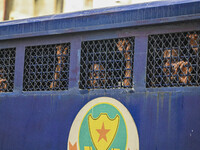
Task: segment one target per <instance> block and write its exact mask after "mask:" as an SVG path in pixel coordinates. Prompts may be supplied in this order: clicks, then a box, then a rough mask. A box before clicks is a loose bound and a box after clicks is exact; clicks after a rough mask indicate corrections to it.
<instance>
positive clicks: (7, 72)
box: [0, 48, 16, 93]
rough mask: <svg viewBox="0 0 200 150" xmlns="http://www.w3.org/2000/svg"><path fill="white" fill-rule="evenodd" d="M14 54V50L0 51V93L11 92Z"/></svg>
mask: <svg viewBox="0 0 200 150" xmlns="http://www.w3.org/2000/svg"><path fill="white" fill-rule="evenodd" d="M15 53H16V49H15V48H6V49H0V93H1V92H12V91H13V87H14V73H15Z"/></svg>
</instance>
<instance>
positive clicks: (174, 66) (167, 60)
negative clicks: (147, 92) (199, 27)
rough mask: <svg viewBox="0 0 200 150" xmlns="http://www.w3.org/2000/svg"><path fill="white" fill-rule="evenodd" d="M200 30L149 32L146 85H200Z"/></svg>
mask: <svg viewBox="0 0 200 150" xmlns="http://www.w3.org/2000/svg"><path fill="white" fill-rule="evenodd" d="M199 56H200V32H199V31H194V32H179V33H169V34H159V35H150V36H149V42H148V59H147V76H146V79H147V82H146V87H179V86H199V85H200V77H199V75H200V58H199Z"/></svg>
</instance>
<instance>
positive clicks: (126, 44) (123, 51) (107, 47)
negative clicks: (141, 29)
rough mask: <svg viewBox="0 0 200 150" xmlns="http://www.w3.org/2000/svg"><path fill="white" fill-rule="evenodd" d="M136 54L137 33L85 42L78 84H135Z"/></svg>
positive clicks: (88, 86)
mask: <svg viewBox="0 0 200 150" xmlns="http://www.w3.org/2000/svg"><path fill="white" fill-rule="evenodd" d="M133 56H134V37H129V38H119V39H109V40H99V41H85V42H82V46H81V66H80V84H79V87H80V88H81V89H110V88H112V89H114V88H131V87H133Z"/></svg>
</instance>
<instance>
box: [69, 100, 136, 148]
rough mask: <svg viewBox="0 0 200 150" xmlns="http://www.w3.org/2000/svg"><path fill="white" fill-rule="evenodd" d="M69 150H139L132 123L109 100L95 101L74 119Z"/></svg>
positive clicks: (114, 103) (128, 116) (127, 116)
mask: <svg viewBox="0 0 200 150" xmlns="http://www.w3.org/2000/svg"><path fill="white" fill-rule="evenodd" d="M68 150H139V137H138V132H137V128H136V125H135V122H134V120H133V118H132V116H131V114H130V113H129V111H128V110H127V109H126V107H124V106H123V105H122V104H121V103H120V102H119V101H117V100H115V99H113V98H109V97H100V98H96V99H94V100H92V101H90V102H88V103H87V104H86V105H85V106H84V107H83V108H82V109H81V110H80V111H79V113H78V114H77V116H76V118H75V119H74V122H73V124H72V126H71V129H70V133H69V138H68Z"/></svg>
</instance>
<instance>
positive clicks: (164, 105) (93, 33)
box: [0, 0, 200, 150]
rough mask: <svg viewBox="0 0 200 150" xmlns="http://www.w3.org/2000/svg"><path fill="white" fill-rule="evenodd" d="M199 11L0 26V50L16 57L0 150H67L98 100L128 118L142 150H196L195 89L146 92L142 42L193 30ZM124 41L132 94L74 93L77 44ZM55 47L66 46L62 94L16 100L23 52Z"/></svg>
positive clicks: (168, 6)
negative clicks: (77, 122) (129, 49)
mask: <svg viewBox="0 0 200 150" xmlns="http://www.w3.org/2000/svg"><path fill="white" fill-rule="evenodd" d="M199 8H200V2H199V1H197V0H192V1H179V2H171V1H165V2H154V3H148V5H147V4H138V5H132V6H122V7H118V8H106V9H99V10H91V11H84V12H78V13H72V14H61V15H55V16H47V17H40V18H32V19H27V20H18V21H10V22H3V23H0V39H1V41H0V48H9V47H16V50H17V51H16V63H15V70H16V71H15V82H14V92H12V93H0V150H12V149H14V150H36V149H37V150H66V149H67V139H68V135H69V130H70V127H71V125H72V122H73V120H74V118H75V116H76V114H77V113H78V112H79V110H80V109H81V108H82V107H83V106H84V105H85V104H86V103H87V102H89V101H90V100H92V99H94V98H97V97H102V96H106V97H112V98H115V99H117V100H119V101H120V102H121V103H122V104H124V105H125V106H126V107H127V109H128V110H129V111H130V113H131V115H132V116H133V118H134V120H135V123H136V126H137V128H138V134H139V140H140V149H141V150H147V149H148V150H188V149H190V150H199V149H200V111H199V106H200V87H173V88H169V87H167V88H166V87H163V88H148V89H147V88H146V87H145V78H146V57H147V46H148V35H149V34H159V33H168V32H184V31H193V30H200V26H199V24H200V14H199V13H200V9H199ZM161 23H162V24H161ZM144 25H148V26H144ZM122 27H123V28H122ZM108 29H109V30H108ZM80 31H81V32H80ZM89 31H90V32H89ZM126 36H127V37H128V36H135V54H134V55H135V59H134V89H128V90H127V89H114V90H112V89H109V90H101V89H100V90H90V91H88V90H80V89H79V74H80V50H81V41H86V40H97V39H105V38H106V39H107V38H116V37H126ZM57 42H60V43H62V42H70V43H71V54H70V55H71V56H70V74H69V90H67V91H57V92H55V91H46V92H45V91H44V92H23V91H22V86H23V65H24V59H22V58H24V51H25V46H31V45H40V44H51V43H57Z"/></svg>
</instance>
